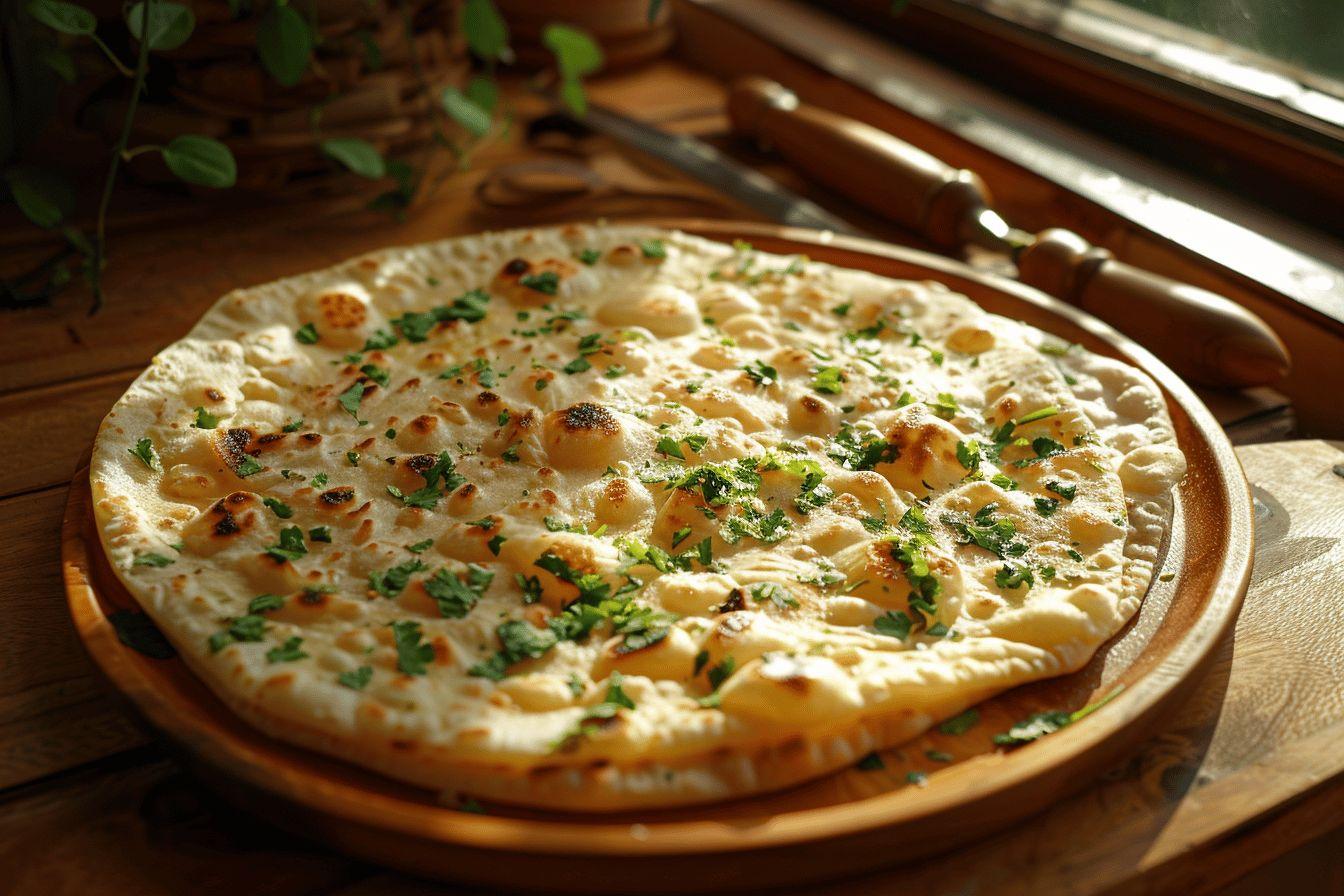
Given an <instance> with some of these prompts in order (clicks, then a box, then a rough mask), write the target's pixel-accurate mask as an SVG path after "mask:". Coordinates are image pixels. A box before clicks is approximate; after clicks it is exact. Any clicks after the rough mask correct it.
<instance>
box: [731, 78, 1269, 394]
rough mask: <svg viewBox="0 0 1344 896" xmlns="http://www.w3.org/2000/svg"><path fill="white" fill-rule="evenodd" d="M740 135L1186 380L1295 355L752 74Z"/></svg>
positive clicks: (1256, 371) (1254, 320)
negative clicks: (1013, 279) (995, 267)
mask: <svg viewBox="0 0 1344 896" xmlns="http://www.w3.org/2000/svg"><path fill="white" fill-rule="evenodd" d="M728 116H729V119H730V120H731V121H732V125H733V129H734V130H735V131H737V132H738V133H740V134H742V135H744V136H747V137H750V138H753V139H754V140H756V141H757V142H758V143H760V144H762V145H766V146H769V147H771V148H773V149H775V150H777V151H778V152H779V153H780V154H781V155H783V156H784V157H785V158H786V159H788V160H789V161H790V162H791V163H792V164H794V165H796V166H797V167H798V168H799V169H800V170H802V171H803V172H804V173H806V174H807V175H808V176H809V177H812V178H813V179H815V180H816V181H818V182H819V183H822V184H824V185H826V186H828V187H830V188H831V189H833V190H835V191H836V192H838V193H841V194H843V195H844V196H847V197H848V198H850V199H852V200H853V201H855V202H856V203H858V204H859V205H862V206H863V207H865V208H867V209H869V210H871V211H873V212H875V213H876V214H878V215H880V216H882V217H883V218H886V219H889V220H891V221H894V222H896V223H898V224H900V225H902V226H904V227H906V228H908V229H910V230H913V231H915V232H917V233H919V234H921V235H923V236H924V237H926V238H927V239H928V240H930V241H931V242H932V243H933V244H934V245H935V246H938V247H939V248H941V249H943V250H946V251H950V252H959V251H961V250H962V249H964V248H965V247H967V246H968V245H976V246H980V247H982V248H986V249H990V250H993V251H997V252H1001V253H1005V254H1007V255H1009V256H1010V257H1011V258H1013V260H1014V261H1015V262H1016V263H1017V271H1018V279H1019V280H1021V281H1022V282H1023V283H1026V284H1027V285H1029V286H1034V287H1036V288H1037V289H1039V290H1041V291H1043V292H1047V293H1049V294H1050V295H1053V296H1056V297H1057V298H1060V299H1063V300H1064V301H1066V302H1068V303H1070V304H1072V305H1077V306H1078V307H1079V308H1082V309H1083V310H1085V311H1087V312H1089V313H1091V314H1093V315H1096V316H1097V317H1099V318H1101V319H1102V320H1104V321H1106V322H1107V323H1109V324H1111V325H1112V326H1114V327H1115V328H1116V329H1118V330H1120V331H1121V332H1123V333H1125V334H1126V335H1128V336H1130V337H1131V338H1133V339H1134V340H1135V341H1137V342H1139V343H1140V344H1142V345H1143V346H1144V347H1145V348H1147V349H1149V350H1150V351H1152V352H1153V353H1154V354H1156V355H1157V356H1158V357H1160V358H1161V359H1162V360H1163V361H1166V362H1167V364H1169V365H1170V366H1171V368H1172V369H1173V370H1175V371H1176V372H1177V373H1178V374H1180V375H1181V376H1182V377H1184V378H1185V379H1187V380H1191V381H1193V382H1197V383H1201V384H1203V385H1207V386H1219V387H1232V388H1245V387H1249V386H1264V385H1269V384H1271V383H1274V382H1277V381H1278V380H1280V379H1282V378H1283V377H1284V376H1285V375H1286V374H1287V373H1288V370H1289V368H1290V366H1291V362H1290V360H1289V355H1288V349H1287V348H1286V347H1285V346H1284V344H1283V342H1282V340H1280V339H1279V337H1278V335H1277V334H1276V333H1275V332H1274V331H1273V330H1272V329H1270V327H1269V325H1268V324H1266V323H1265V322H1264V321H1263V320H1261V319H1260V318H1259V317H1257V316H1256V315H1255V314H1253V313H1252V312H1250V311H1248V310H1246V309H1245V308H1242V307H1241V306H1240V305H1237V304H1236V303H1234V302H1232V301H1230V300H1228V299H1226V298H1224V297H1223V296H1219V295H1215V294H1214V293H1211V292H1209V291H1207V290H1204V289H1199V288H1198V287H1195V286H1191V285H1189V284H1185V283H1178V282H1177V281H1175V280H1169V279H1167V278H1166V277H1163V276H1161V275H1159V274H1154V273H1151V272H1149V271H1144V270H1140V269H1139V268H1136V267H1134V266H1133V265H1129V264H1125V263H1124V262H1122V261H1117V260H1116V259H1115V257H1114V256H1112V255H1111V253H1110V252H1108V251H1106V250H1105V249H1102V248H1099V247H1097V246H1093V245H1091V244H1089V243H1088V242H1087V241H1086V240H1085V239H1083V238H1082V237H1081V236H1079V235H1077V234H1075V233H1072V232H1070V231H1068V230H1061V229H1058V228H1052V229H1050V230H1045V231H1043V232H1041V233H1039V234H1037V235H1035V236H1033V235H1031V234H1029V233H1025V232H1023V231H1020V230H1017V229H1015V228H1012V227H1010V226H1008V224H1007V223H1006V222H1005V221H1004V220H1003V218H1001V217H1000V216H999V215H998V213H996V212H995V211H994V210H993V207H992V201H991V199H990V195H989V190H988V188H987V187H986V186H985V183H984V181H982V180H981V179H980V177H979V176H978V175H976V174H975V173H974V172H972V171H967V170H965V169H957V168H953V167H952V166H951V165H948V164H946V163H944V162H942V161H940V160H938V159H936V158H934V157H933V156H931V155H929V154H928V153H926V152H924V151H923V150H921V149H918V148H917V147H914V146H911V145H910V144H909V143H906V142H904V141H903V140H900V139H898V138H896V137H893V136H892V135H891V134H888V133H887V132H885V131H882V130H879V129H878V128H875V127H873V126H872V125H868V124H865V123H863V122H861V121H858V120H856V119H853V118H849V117H847V116H844V115H840V114H838V113H835V112H829V111H827V110H825V109H821V108H818V107H816V106H810V105H807V104H805V103H803V102H801V101H800V100H799V99H798V97H797V95H796V94H794V93H793V92H792V91H790V90H788V89H787V88H785V87H783V86H782V85H780V84H777V83H775V82H774V81H769V80H766V79H764V78H756V77H750V78H744V79H742V80H740V81H738V82H737V83H735V84H734V85H733V87H732V90H731V92H730V93H729V96H728Z"/></svg>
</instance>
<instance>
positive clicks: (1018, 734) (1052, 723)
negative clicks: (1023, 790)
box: [994, 685, 1124, 747]
mask: <svg viewBox="0 0 1344 896" xmlns="http://www.w3.org/2000/svg"><path fill="white" fill-rule="evenodd" d="M1122 690H1124V686H1123V685H1121V686H1120V687H1118V688H1116V689H1115V690H1113V691H1111V692H1110V693H1109V694H1107V695H1106V696H1105V697H1102V698H1101V699H1100V700H1098V701H1097V702H1096V703H1091V704H1089V705H1087V706H1084V707H1083V708H1082V709H1078V710H1074V711H1073V712H1065V711H1064V710H1058V709H1054V710H1047V711H1045V712H1038V713H1033V714H1032V715H1029V716H1027V717H1026V718H1025V719H1023V720H1022V721H1020V722H1018V723H1017V724H1016V725H1014V726H1013V727H1011V728H1009V729H1008V730H1007V731H1005V732H1003V733H1002V734H996V735H994V743H996V744H998V745H999V746H1001V747H1015V746H1018V745H1019V744H1026V743H1031V742H1032V741H1034V740H1039V739H1040V738H1042V737H1045V736H1046V735H1047V734H1054V733H1055V732H1056V731H1058V730H1060V729H1061V728H1067V727H1068V726H1070V725H1072V724H1073V723H1074V722H1076V721H1078V720H1079V719H1082V718H1086V717H1087V716H1089V715H1091V714H1092V713H1094V712H1096V711H1097V710H1099V709H1101V708H1102V707H1103V706H1105V705H1106V704H1107V703H1110V702H1111V701H1112V700H1114V699H1115V698H1116V696H1118V695H1119V693H1120V692H1121V691H1122Z"/></svg>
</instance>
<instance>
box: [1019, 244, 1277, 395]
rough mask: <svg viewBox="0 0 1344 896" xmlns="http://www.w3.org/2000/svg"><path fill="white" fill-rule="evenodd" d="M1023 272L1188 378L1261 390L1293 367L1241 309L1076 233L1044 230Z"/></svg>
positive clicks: (1273, 337)
mask: <svg viewBox="0 0 1344 896" xmlns="http://www.w3.org/2000/svg"><path fill="white" fill-rule="evenodd" d="M1017 269H1018V277H1019V279H1020V280H1021V281H1022V282H1023V283H1026V284H1028V285H1029V286H1034V287H1036V288H1037V289H1039V290H1041V291H1043V292H1047V293H1050V294H1051V295H1054V296H1058V297H1059V298H1062V299H1064V300H1065V301H1066V302H1070V303H1072V304H1074V305H1077V306H1078V307H1079V308H1082V309H1083V310H1084V311H1087V312H1089V313H1091V314H1094V315H1096V316H1097V317H1099V318H1101V319H1102V320H1104V321H1106V322H1107V323H1109V324H1111V325H1113V326H1114V327H1115V328H1116V329H1118V330H1121V331H1122V332H1124V333H1125V334H1126V335H1128V336H1130V337H1132V338H1133V339H1134V340H1135V341H1137V342H1139V343H1140V344H1142V345H1143V346H1144V347H1145V348H1147V349H1149V350H1150V351H1152V352H1153V354H1155V355H1157V356H1158V357H1160V358H1162V359H1163V360H1164V361H1166V362H1167V363H1168V364H1170V365H1171V367H1172V369H1173V370H1175V371H1176V372H1177V373H1179V374H1180V375H1181V376H1183V377H1185V378H1186V379H1188V380H1192V381H1194V382H1198V383H1203V384H1205V385H1209V386H1222V387H1226V386H1233V387H1237V388H1245V387H1249V386H1263V385H1268V384H1270V383H1274V382H1277V381H1278V380H1280V379H1282V378H1283V377H1284V376H1285V375H1286V374H1287V373H1288V370H1289V368H1290V366H1291V361H1290V359H1289V355H1288V349H1287V348H1286V347H1285V346H1284V344H1283V343H1282V342H1281V341H1280V340H1279V337H1278V335H1277V334H1275V333H1274V331H1273V330H1271V329H1270V328H1269V326H1268V325H1267V324H1266V323H1265V322H1264V321H1262V320H1261V319H1260V318H1258V317H1256V316H1255V315H1254V314H1252V313H1251V312H1249V311H1247V310H1246V309H1244V308H1242V307H1241V306H1240V305H1237V304H1235V303H1234V302H1231V301H1229V300H1228V299H1225V298H1223V297H1222V296H1219V295H1215V294H1213V293H1211V292H1208V291H1207V290H1203V289H1199V288H1198V287H1194V286H1190V285H1188V284H1184V283H1178V282H1176V281H1175V280H1168V279H1167V278H1166V277H1162V276H1160V275H1158V274H1153V273H1150V272H1148V271H1143V270H1140V269H1139V268H1136V267H1133V266H1132V265H1128V264H1125V263H1124V262H1120V261H1116V260H1115V258H1114V257H1112V255H1111V253H1110V252H1107V251H1106V250H1105V249H1100V248H1097V247H1096V246H1093V245H1091V244H1090V243H1088V242H1087V241H1086V240H1085V239H1083V238H1082V237H1080V236H1079V235H1078V234H1076V233H1072V232H1070V231H1067V230H1046V231H1043V232H1042V233H1041V234H1040V235H1039V236H1038V237H1037V238H1036V241H1035V242H1034V243H1032V244H1031V245H1030V246H1028V247H1027V248H1025V249H1023V250H1022V252H1021V253H1020V254H1019V255H1018V259H1017Z"/></svg>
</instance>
